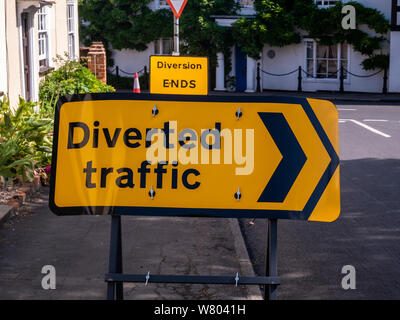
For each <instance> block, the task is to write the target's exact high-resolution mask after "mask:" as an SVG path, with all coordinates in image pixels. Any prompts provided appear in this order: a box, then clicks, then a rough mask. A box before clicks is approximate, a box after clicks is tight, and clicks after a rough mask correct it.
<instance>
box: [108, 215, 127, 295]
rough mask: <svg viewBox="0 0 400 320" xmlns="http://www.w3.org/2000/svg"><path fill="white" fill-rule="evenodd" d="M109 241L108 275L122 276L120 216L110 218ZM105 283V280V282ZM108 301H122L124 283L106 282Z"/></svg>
mask: <svg viewBox="0 0 400 320" xmlns="http://www.w3.org/2000/svg"><path fill="white" fill-rule="evenodd" d="M111 219H112V220H111V240H110V262H109V273H111V274H114V273H117V274H122V230H121V216H117V215H112V216H111ZM106 281H107V280H106ZM107 299H108V300H123V299H124V283H123V282H115V281H113V282H108V285H107Z"/></svg>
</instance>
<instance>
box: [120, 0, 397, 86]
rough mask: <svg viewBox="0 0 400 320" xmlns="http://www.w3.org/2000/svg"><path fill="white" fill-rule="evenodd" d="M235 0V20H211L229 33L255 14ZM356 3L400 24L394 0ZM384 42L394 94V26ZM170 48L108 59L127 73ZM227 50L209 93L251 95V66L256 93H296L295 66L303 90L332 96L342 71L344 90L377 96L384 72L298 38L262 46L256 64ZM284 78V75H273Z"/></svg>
mask: <svg viewBox="0 0 400 320" xmlns="http://www.w3.org/2000/svg"><path fill="white" fill-rule="evenodd" d="M238 1H240V4H241V10H240V12H239V15H238V16H216V17H214V18H215V21H216V22H217V23H218V24H219V25H221V26H225V27H227V28H229V27H230V26H231V25H232V24H233V23H234V22H235V21H236V20H237V19H238V18H239V17H242V16H245V17H248V18H251V17H252V16H254V15H255V14H256V12H255V10H254V1H252V0H238ZM336 2H337V0H329V1H327V0H325V1H322V0H316V3H317V4H318V5H320V6H321V7H324V6H325V7H326V6H329V5H334V4H335V3H336ZM343 2H349V1H346V0H345V1H343ZM358 2H360V3H361V4H363V5H364V6H366V7H369V8H375V9H377V10H379V11H380V12H381V13H382V14H383V15H384V16H385V17H386V18H387V19H388V20H389V21H391V22H392V24H393V25H394V24H395V23H396V21H393V19H394V17H398V18H397V22H398V24H399V25H400V13H398V12H397V11H399V12H400V0H379V1H377V0H358ZM151 7H152V9H154V10H157V9H159V8H168V4H167V2H166V1H163V0H155V1H153V2H152V4H151ZM397 9H399V10H397ZM183 14H184V13H183ZM361 28H363V26H361ZM386 38H387V39H388V41H385V42H384V43H383V44H382V53H383V54H388V53H390V56H391V60H390V69H389V74H388V84H389V85H388V86H389V92H400V72H399V71H400V59H399V55H400V27H399V28H397V29H396V26H392V31H391V32H390V33H388V34H387V35H386ZM172 49H173V42H172V39H160V40H158V41H156V42H155V43H152V44H150V45H149V46H148V49H147V50H146V51H144V52H137V51H134V50H122V51H117V50H115V51H113V58H114V61H115V64H116V65H117V66H118V67H119V68H120V70H122V71H126V72H129V73H132V72H135V71H138V70H141V69H142V68H143V67H144V66H145V65H146V66H147V67H148V64H149V60H148V59H149V56H150V55H153V54H171V53H172ZM231 51H232V56H230V57H225V56H224V55H223V54H222V53H219V54H218V55H217V60H218V66H217V68H216V75H215V77H216V78H215V88H212V89H214V90H216V91H226V90H229V91H239V92H255V91H256V89H257V65H258V66H259V67H260V70H261V71H260V83H261V89H264V90H289V91H295V90H297V88H298V76H299V72H298V70H299V67H301V69H302V70H303V71H302V72H301V73H302V82H301V83H302V89H303V91H309V92H313V91H338V90H339V87H340V72H339V71H338V70H340V69H341V67H342V66H343V68H344V70H348V72H349V73H347V72H345V73H344V82H343V86H344V91H347V92H371V93H380V92H382V90H383V84H384V80H383V78H384V72H383V71H381V72H379V70H372V71H365V70H364V69H363V68H362V66H361V62H362V61H363V60H364V59H365V58H366V56H363V55H361V54H360V53H359V52H357V51H355V50H354V49H353V48H352V47H351V45H347V44H338V45H334V46H322V45H319V44H318V43H317V42H316V41H315V40H314V39H310V38H307V37H306V36H305V35H304V36H303V39H302V41H301V43H299V44H293V45H289V46H284V47H272V46H269V45H265V46H264V48H263V51H262V52H261V53H260V56H261V58H260V60H259V61H255V60H254V59H252V58H250V57H248V56H246V54H244V53H243V52H242V51H241V50H240V48H239V47H238V46H234V47H233V48H232V50H231ZM225 59H231V61H232V70H231V72H230V76H231V77H234V79H235V85H234V86H229V84H227V83H226V79H225V70H224V60H225ZM263 71H264V72H263ZM287 73H290V74H288V75H285V76H276V75H281V74H287ZM121 75H123V73H121ZM370 75H373V76H370ZM357 76H361V77H357ZM368 76H370V77H368Z"/></svg>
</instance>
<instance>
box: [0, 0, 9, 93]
mask: <svg viewBox="0 0 400 320" xmlns="http://www.w3.org/2000/svg"><path fill="white" fill-rule="evenodd" d="M7 82H8V81H7V50H6V16H5V0H0V91H2V92H4V94H7V91H8V85H7Z"/></svg>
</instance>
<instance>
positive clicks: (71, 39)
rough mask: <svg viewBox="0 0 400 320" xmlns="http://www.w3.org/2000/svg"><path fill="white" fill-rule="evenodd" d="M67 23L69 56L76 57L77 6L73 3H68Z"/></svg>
mask: <svg viewBox="0 0 400 320" xmlns="http://www.w3.org/2000/svg"><path fill="white" fill-rule="evenodd" d="M67 24H68V57H69V59H70V60H74V59H75V6H74V4H73V3H68V4H67Z"/></svg>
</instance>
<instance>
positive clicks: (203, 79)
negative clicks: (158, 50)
mask: <svg viewBox="0 0 400 320" xmlns="http://www.w3.org/2000/svg"><path fill="white" fill-rule="evenodd" d="M150 93H162V94H196V95H206V94H207V93H208V59H207V58H204V57H179V56H178V57H177V56H151V57H150Z"/></svg>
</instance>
